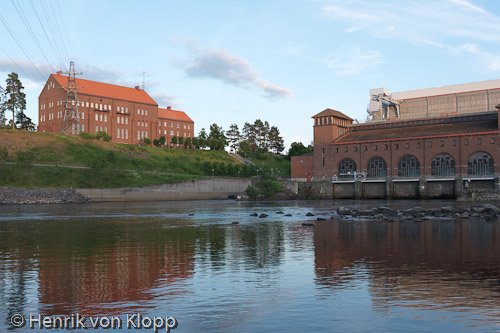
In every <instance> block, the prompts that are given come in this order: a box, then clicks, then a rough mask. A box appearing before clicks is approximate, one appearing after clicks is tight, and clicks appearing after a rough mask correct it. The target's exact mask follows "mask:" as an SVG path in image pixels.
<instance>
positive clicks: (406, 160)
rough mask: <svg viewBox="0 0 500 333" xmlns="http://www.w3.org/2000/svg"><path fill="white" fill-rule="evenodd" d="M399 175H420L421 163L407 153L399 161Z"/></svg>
mask: <svg viewBox="0 0 500 333" xmlns="http://www.w3.org/2000/svg"><path fill="white" fill-rule="evenodd" d="M398 176H400V177H415V176H420V163H419V162H418V160H417V158H416V157H415V156H413V155H405V156H403V158H401V159H400V160H399V163H398Z"/></svg>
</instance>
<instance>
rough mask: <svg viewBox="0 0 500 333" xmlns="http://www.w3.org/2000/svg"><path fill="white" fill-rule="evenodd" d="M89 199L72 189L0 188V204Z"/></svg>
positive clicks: (82, 200)
mask: <svg viewBox="0 0 500 333" xmlns="http://www.w3.org/2000/svg"><path fill="white" fill-rule="evenodd" d="M83 202H89V199H88V198H86V197H85V196H84V195H82V194H80V193H78V192H77V191H75V190H73V189H15V188H5V187H2V188H0V205H1V204H4V205H26V204H56V203H83Z"/></svg>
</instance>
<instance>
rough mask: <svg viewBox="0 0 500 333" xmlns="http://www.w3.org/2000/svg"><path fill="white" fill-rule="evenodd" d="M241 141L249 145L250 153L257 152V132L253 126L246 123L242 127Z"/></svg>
mask: <svg viewBox="0 0 500 333" xmlns="http://www.w3.org/2000/svg"><path fill="white" fill-rule="evenodd" d="M243 139H244V140H245V141H247V143H248V144H249V147H250V151H252V152H253V151H256V150H257V132H256V130H255V126H254V125H252V124H250V123H247V122H246V123H245V124H244V125H243ZM240 145H241V142H240Z"/></svg>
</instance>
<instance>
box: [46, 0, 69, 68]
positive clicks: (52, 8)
mask: <svg viewBox="0 0 500 333" xmlns="http://www.w3.org/2000/svg"><path fill="white" fill-rule="evenodd" d="M49 4H50V9H51V10H52V16H53V17H54V22H56V28H57V32H59V34H58V36H59V39H60V40H61V45H62V46H63V49H64V51H65V52H66V56H67V57H68V59H69V60H71V57H70V55H69V52H68V49H67V48H66V42H65V41H64V38H63V36H62V33H61V28H60V27H59V20H58V19H57V15H56V12H55V10H54V6H52V1H50V0H49Z"/></svg>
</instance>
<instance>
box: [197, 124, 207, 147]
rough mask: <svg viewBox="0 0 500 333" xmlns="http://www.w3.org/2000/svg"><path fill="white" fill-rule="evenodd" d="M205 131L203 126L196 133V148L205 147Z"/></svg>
mask: <svg viewBox="0 0 500 333" xmlns="http://www.w3.org/2000/svg"><path fill="white" fill-rule="evenodd" d="M207 139H208V135H207V131H205V129H204V128H202V129H201V131H200V134H198V148H205V147H206V146H207Z"/></svg>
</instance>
